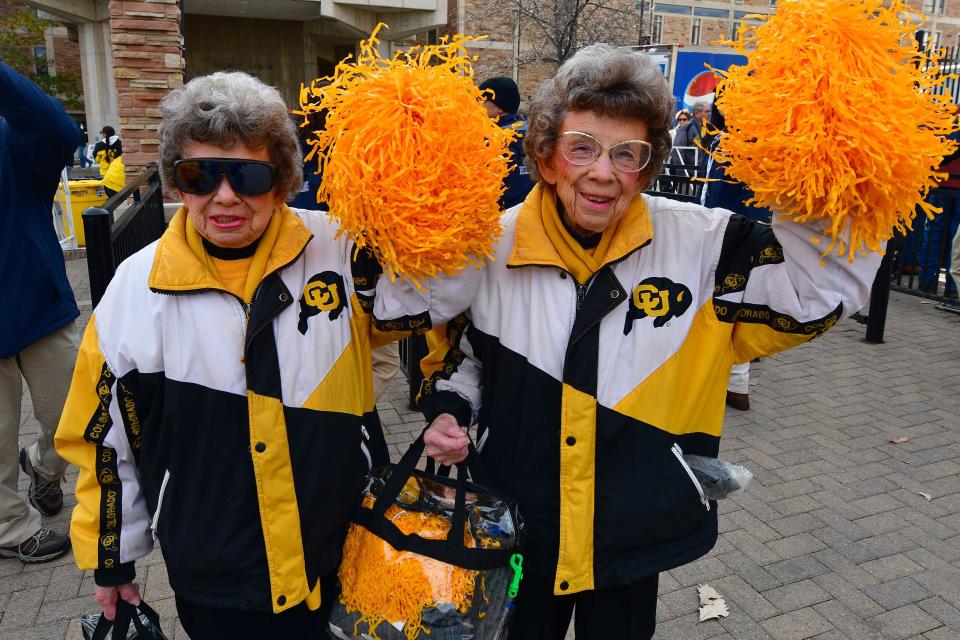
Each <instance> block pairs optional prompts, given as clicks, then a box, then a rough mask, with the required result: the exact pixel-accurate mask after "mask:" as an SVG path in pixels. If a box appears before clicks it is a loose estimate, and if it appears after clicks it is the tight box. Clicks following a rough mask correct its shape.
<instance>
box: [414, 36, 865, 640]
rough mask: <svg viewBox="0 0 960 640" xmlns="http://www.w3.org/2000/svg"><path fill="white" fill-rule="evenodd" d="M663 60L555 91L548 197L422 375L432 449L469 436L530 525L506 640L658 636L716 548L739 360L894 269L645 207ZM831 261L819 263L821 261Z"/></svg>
mask: <svg viewBox="0 0 960 640" xmlns="http://www.w3.org/2000/svg"><path fill="white" fill-rule="evenodd" d="M673 104H674V103H673V98H672V96H671V95H670V92H669V91H668V89H667V86H666V84H665V82H664V79H663V76H662V74H661V73H660V72H659V70H658V68H657V66H656V64H655V63H654V62H653V61H652V60H651V59H650V58H649V57H647V56H645V55H643V54H638V53H635V52H633V51H631V50H629V49H626V48H613V47H610V46H607V45H592V46H589V47H586V48H584V49H582V50H581V51H579V52H578V53H577V54H576V55H575V56H574V57H573V58H571V59H570V60H568V61H567V62H566V63H564V65H563V66H561V67H560V69H559V71H558V72H557V74H556V76H555V77H554V78H552V79H550V80H547V81H545V82H544V83H543V85H542V86H541V87H540V89H539V92H538V93H537V94H536V96H535V98H534V99H533V101H532V102H531V104H530V113H529V128H528V131H527V137H526V139H525V148H526V151H527V157H528V163H529V169H530V173H531V175H532V176H534V177H535V178H536V180H537V185H536V186H535V187H534V190H533V191H532V192H531V193H530V195H529V196H528V197H527V199H526V201H525V202H524V203H523V204H522V205H520V206H518V207H515V208H513V209H511V210H509V211H507V212H506V213H505V214H504V217H503V237H502V238H501V240H500V242H499V245H498V246H497V248H496V254H495V256H494V259H493V261H492V262H491V263H490V264H489V265H488V266H487V267H486V269H485V271H484V273H483V277H482V280H481V284H480V290H479V293H478V294H477V297H476V300H475V301H474V303H473V305H472V306H471V308H470V309H469V311H468V312H467V313H466V314H464V315H461V316H460V317H458V318H457V319H455V320H454V321H451V322H450V323H449V324H448V326H447V332H446V336H447V340H446V342H445V344H443V345H441V346H440V347H439V348H437V349H434V350H433V352H432V353H431V354H430V356H428V358H427V359H426V360H425V361H424V363H423V368H424V370H425V373H426V381H425V383H424V385H423V387H422V393H421V396H422V407H423V409H424V411H425V413H426V415H427V418H428V420H431V421H432V424H431V426H430V428H429V429H428V431H427V433H426V436H425V442H426V443H427V453H428V454H429V455H431V456H433V457H434V458H436V459H437V460H438V461H440V462H442V463H447V464H449V463H454V462H457V461H458V460H460V459H461V458H462V457H463V456H464V454H465V452H466V448H467V445H468V438H467V434H466V432H465V430H464V427H468V426H470V425H473V424H474V423H476V424H477V425H478V426H477V434H476V438H477V446H478V448H479V450H480V452H481V456H482V458H483V459H484V461H485V462H486V465H487V467H488V469H489V471H490V475H491V479H492V481H493V483H494V485H495V486H496V488H497V489H498V490H500V491H501V492H504V493H506V494H508V495H511V496H513V497H514V498H516V499H517V500H518V502H519V507H520V513H521V514H522V515H523V517H524V520H525V521H526V525H527V533H528V536H527V544H526V552H525V561H524V579H523V582H522V583H521V586H520V593H519V596H518V599H517V600H516V610H515V614H516V615H515V617H514V619H513V622H512V623H511V629H510V637H517V638H538V639H540V640H554V639H555V640H562V638H564V635H565V633H566V630H567V627H568V625H569V622H570V619H571V615H572V613H573V610H574V608H576V615H575V620H576V621H575V626H576V636H577V640H590V639H594V638H595V639H601V638H602V639H609V638H630V639H640V638H644V639H645V638H650V637H651V636H652V635H653V630H654V626H655V611H656V596H657V583H658V574H659V573H660V572H661V571H665V570H668V569H671V568H673V567H677V566H679V565H682V564H684V563H687V562H690V561H692V560H695V559H696V558H699V557H700V556H702V555H704V554H705V553H707V551H709V550H710V548H711V547H712V546H713V545H714V543H715V542H716V539H717V504H716V502H712V501H710V500H708V499H707V498H706V497H705V496H704V494H703V491H702V488H701V486H700V485H699V483H698V482H697V479H696V477H695V476H694V474H693V473H692V471H691V469H690V467H688V466H687V464H686V462H685V460H684V457H683V456H684V454H685V453H691V454H699V455H702V456H714V457H715V456H716V455H717V453H718V450H719V444H720V433H721V425H722V422H723V416H724V398H725V390H726V386H727V379H728V376H729V372H730V366H731V365H732V364H733V363H735V362H748V361H750V360H751V359H753V358H755V357H757V356H761V355H767V354H771V353H774V352H777V351H780V350H783V349H787V348H790V347H793V346H796V345H798V344H802V343H803V342H806V341H807V340H810V339H811V338H813V337H815V336H817V335H819V334H820V333H822V332H823V331H825V330H826V329H828V328H830V327H831V326H833V324H834V323H835V322H836V321H837V320H838V319H840V318H841V317H842V316H844V315H848V314H850V313H852V312H854V311H856V310H857V309H859V308H860V307H861V306H862V303H863V300H864V299H865V298H866V296H867V292H868V289H869V283H870V282H871V281H872V280H873V277H874V273H875V272H876V269H877V265H878V263H879V256H876V255H869V256H866V257H858V258H857V260H856V262H855V264H850V263H849V262H848V260H847V258H846V257H845V256H843V257H838V256H834V255H830V256H825V257H823V258H821V255H820V249H818V248H817V247H816V246H815V245H813V244H811V243H810V240H809V239H810V237H811V235H813V234H814V233H815V231H814V230H812V229H811V228H808V227H805V226H801V225H799V224H796V223H792V222H788V221H784V220H781V221H778V222H777V223H776V224H775V225H774V227H773V229H772V230H771V228H770V227H769V226H762V225H758V224H756V223H754V222H752V221H750V220H748V219H747V218H744V217H742V216H739V215H733V214H731V212H729V211H725V210H721V209H707V208H704V207H702V206H699V205H695V204H686V203H680V202H676V201H673V200H667V199H663V198H656V197H650V196H647V195H644V194H643V193H642V192H643V190H644V188H646V186H647V185H648V184H650V183H651V181H652V179H653V178H654V177H655V176H657V174H658V173H659V172H660V170H661V168H662V166H663V162H664V158H665V157H666V155H667V154H668V153H669V150H670V137H669V135H668V129H669V127H670V124H671V120H672V107H673ZM821 260H823V261H824V262H825V263H826V264H825V266H818V263H819V262H820V261H821Z"/></svg>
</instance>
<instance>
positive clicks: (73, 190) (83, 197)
mask: <svg viewBox="0 0 960 640" xmlns="http://www.w3.org/2000/svg"><path fill="white" fill-rule="evenodd" d="M69 184H70V207H71V208H72V209H73V229H74V233H75V234H76V236H77V246H79V247H84V246H86V244H87V242H86V238H85V237H84V235H83V218H82V217H81V216H82V214H83V212H84V211H86V210H87V208H88V207H97V206H100V205H101V204H103V203H104V202H106V201H107V194H106V192H105V191H104V190H103V182H102V181H100V180H71V181H70V183H69ZM66 200H67V199H66V197H65V196H64V193H63V185H62V184H61V185H60V186H59V187H58V188H57V202H59V203H60V207H61V209H62V210H63V211H64V212H66V210H67V202H66Z"/></svg>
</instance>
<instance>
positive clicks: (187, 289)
mask: <svg viewBox="0 0 960 640" xmlns="http://www.w3.org/2000/svg"><path fill="white" fill-rule="evenodd" d="M192 224H193V223H191V222H190V219H189V217H188V215H187V209H186V207H180V209H179V210H178V211H177V213H176V215H174V216H173V219H172V220H171V221H170V225H169V226H168V227H167V230H166V231H165V232H164V233H163V235H162V236H161V237H160V240H159V242H158V244H157V252H156V255H155V256H154V259H153V267H152V268H151V269H150V278H149V280H148V284H149V286H150V289H151V290H153V291H158V292H163V293H191V292H197V291H203V290H209V289H217V290H222V291H227V289H226V287H224V286H223V283H222V282H221V281H220V276H219V274H218V273H217V270H216V267H214V266H213V264H212V263H211V261H210V257H209V256H208V255H207V252H206V250H204V248H203V244H202V241H201V239H200V235H199V234H198V233H197V232H196V230H195V229H194V228H193V226H192ZM311 237H313V234H311V233H310V231H308V230H307V228H306V226H304V224H303V222H302V221H301V220H300V218H299V217H297V216H296V215H295V214H294V213H293V212H292V211H290V208H289V207H287V206H286V205H283V206H282V208H281V209H279V210H278V211H276V212H275V213H274V214H273V216H271V217H270V223H269V224H268V225H267V229H266V230H265V231H264V232H263V237H262V238H261V239H260V243H259V244H258V245H257V251H256V253H254V255H253V261H252V263H251V266H250V276H249V277H248V282H247V292H248V295H245V296H244V297H245V298H247V299H246V300H245V302H250V300H249V298H252V294H253V291H255V290H256V287H257V285H259V284H260V282H261V281H262V280H263V278H265V277H266V276H268V275H270V274H271V273H273V272H274V271H277V270H278V269H281V268H283V267H285V266H286V265H288V264H289V263H291V262H293V261H294V260H295V259H296V258H297V257H299V256H300V254H301V253H303V250H304V248H305V247H306V246H307V242H309V241H310V238H311Z"/></svg>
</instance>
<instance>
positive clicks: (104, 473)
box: [99, 468, 118, 485]
mask: <svg viewBox="0 0 960 640" xmlns="http://www.w3.org/2000/svg"><path fill="white" fill-rule="evenodd" d="M99 481H100V484H101V485H108V484H114V483H116V482H118V480H117V476H115V475H113V471H111V470H110V469H107V468H103V469H100V480H99Z"/></svg>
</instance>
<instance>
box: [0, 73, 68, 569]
mask: <svg viewBox="0 0 960 640" xmlns="http://www.w3.org/2000/svg"><path fill="white" fill-rule="evenodd" d="M80 141H81V134H80V128H79V127H78V126H77V123H76V122H75V121H74V120H73V118H71V117H70V116H68V115H67V113H66V112H65V111H64V110H63V107H62V106H61V105H60V103H58V102H57V101H56V100H54V99H53V98H51V97H50V96H48V95H46V94H45V93H43V90H41V89H40V87H38V86H37V85H36V84H34V83H33V82H31V81H30V80H28V79H27V78H25V77H23V76H22V75H20V74H19V73H17V72H16V71H15V70H14V69H12V68H11V67H9V66H8V65H6V64H4V63H2V62H0V281H2V282H3V286H2V287H0V558H19V559H20V560H21V561H23V562H26V563H35V562H45V561H47V560H52V559H53V558H56V557H58V556H60V555H63V554H64V553H66V552H67V550H68V549H69V548H70V539H69V538H68V537H67V536H65V535H61V534H59V533H56V532H54V531H51V530H50V529H46V528H43V527H42V526H41V521H40V517H41V514H42V515H45V516H52V515H54V514H56V513H58V512H59V511H60V509H61V508H62V507H63V490H62V489H61V487H60V482H61V480H62V479H63V472H64V469H65V468H66V466H67V463H66V462H65V461H64V460H63V458H61V457H60V456H59V455H58V454H57V452H56V450H55V449H54V446H53V436H54V433H55V432H56V429H57V423H58V422H59V421H60V413H61V411H62V409H63V404H64V401H65V400H66V397H67V391H68V390H69V388H70V380H71V377H72V375H73V367H74V363H75V361H76V357H77V347H78V344H79V337H78V333H77V326H76V324H77V323H76V319H77V317H78V316H79V315H80V310H79V309H78V308H77V302H76V300H75V299H74V297H73V291H72V290H71V289H70V283H69V282H68V281H67V272H66V268H65V265H64V262H63V252H62V250H61V248H60V243H59V241H58V240H57V234H56V232H55V231H54V227H53V219H52V206H53V198H54V194H55V193H56V191H57V184H58V183H59V179H60V171H61V170H62V169H63V167H64V165H66V164H67V163H68V162H69V161H70V160H71V158H72V156H73V154H74V153H75V151H76V149H77V145H78V144H80ZM21 378H22V379H23V380H26V381H27V386H28V387H29V389H30V397H31V398H32V400H33V411H34V414H35V415H36V417H37V421H38V422H39V423H40V431H39V433H38V434H37V441H36V442H35V443H33V444H32V445H30V446H29V447H25V448H23V449H20V452H19V462H20V467H21V468H23V470H24V472H26V474H27V476H29V478H30V488H29V491H28V496H29V501H30V505H27V504H26V503H24V502H23V500H22V499H21V498H20V497H19V496H18V495H17V446H18V439H17V438H18V433H19V429H20V403H21V397H22V394H23V386H22V380H21Z"/></svg>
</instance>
